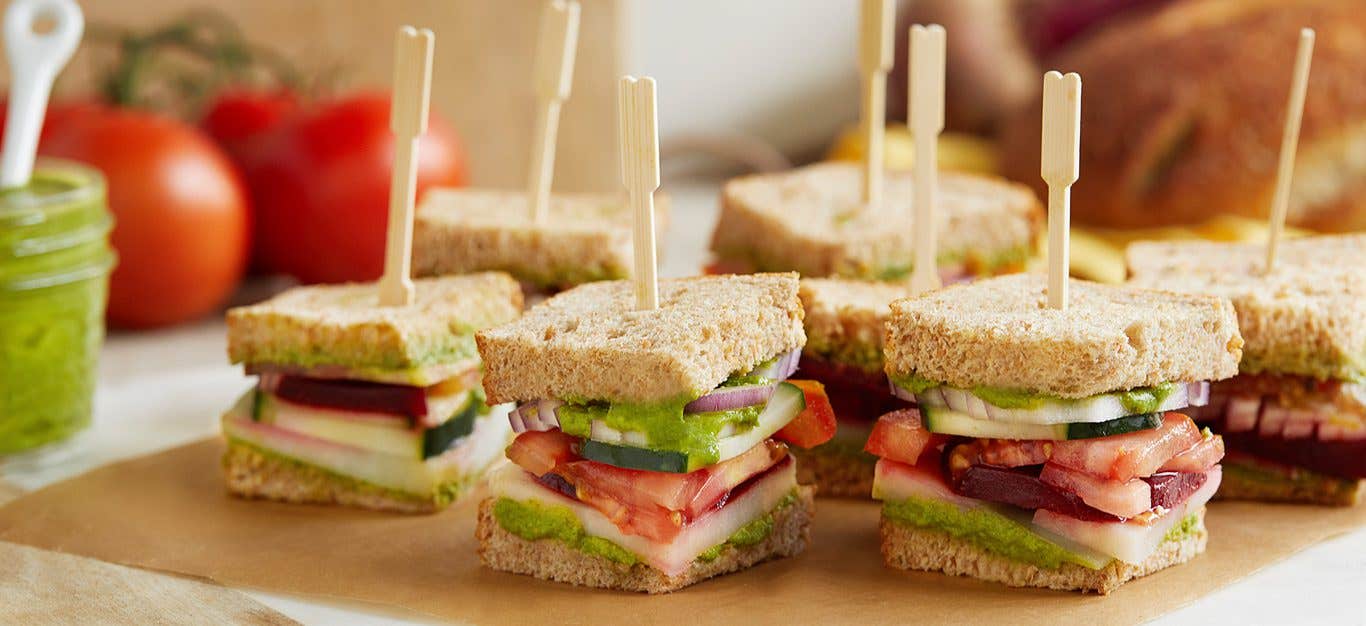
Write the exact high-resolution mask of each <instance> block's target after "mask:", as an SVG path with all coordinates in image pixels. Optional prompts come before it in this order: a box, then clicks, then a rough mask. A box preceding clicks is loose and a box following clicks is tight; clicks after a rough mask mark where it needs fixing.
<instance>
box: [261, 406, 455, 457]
mask: <svg viewBox="0 0 1366 626" xmlns="http://www.w3.org/2000/svg"><path fill="white" fill-rule="evenodd" d="M255 394H256V399H255V401H254V402H253V410H254V413H253V419H254V420H255V421H258V422H261V423H265V424H270V425H272V426H276V427H278V428H282V429H285V430H289V431H293V432H297V433H300V434H304V435H309V436H311V437H317V438H318V439H324V440H327V441H331V442H333V443H339V444H345V445H351V446H356V447H358V448H365V449H367V450H373V451H375V452H383V453H386V454H394V455H398V456H402V457H404V458H411V459H417V460H424V459H428V458H431V457H434V456H438V455H440V454H441V453H443V452H445V451H446V450H447V449H448V448H450V446H451V443H452V442H454V441H455V440H457V439H459V438H461V437H464V436H466V435H469V434H470V432H472V431H473V430H474V421H475V418H477V417H478V416H479V413H480V409H481V408H482V404H481V403H479V402H474V401H467V402H465V404H464V405H463V406H460V407H458V408H457V409H456V412H455V415H454V416H452V417H451V418H450V419H448V420H446V421H444V422H442V423H441V424H440V425H437V426H434V427H432V428H426V429H423V428H414V427H413V426H412V425H411V423H410V420H409V418H407V417H403V416H397V415H382V414H378V413H356V412H350V411H338V410H336V409H324V408H320V407H312V406H308V405H303V404H295V403H293V402H288V401H286V400H281V399H280V398H277V397H275V396H273V395H271V394H268V393H264V392H261V391H256V392H255ZM472 397H473V396H471V395H467V396H466V398H472Z"/></svg>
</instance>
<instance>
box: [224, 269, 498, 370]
mask: <svg viewBox="0 0 1366 626" xmlns="http://www.w3.org/2000/svg"><path fill="white" fill-rule="evenodd" d="M413 287H414V289H413V291H414V296H413V304H412V305H411V306H406V307H381V306H377V303H378V291H377V289H376V286H375V285H374V284H354V283H353V284H345V285H313V286H307V287H297V288H294V289H291V290H289V291H286V292H284V293H282V294H279V295H277V296H275V297H274V298H271V299H270V300H267V301H265V302H262V303H260V304H255V305H251V306H244V307H237V308H234V309H231V310H229V311H228V314H227V322H228V357H229V358H230V359H231V360H232V362H233V363H272V364H277V365H298V366H304V367H309V366H316V365H340V366H345V367H349V368H355V369H356V370H361V369H366V368H369V369H374V370H379V371H385V370H408V369H418V368H422V367H424V366H429V365H433V364H440V363H450V362H453V361H460V360H465V359H468V358H471V357H473V356H474V355H473V354H472V348H473V346H471V345H469V344H470V338H469V335H470V334H471V333H473V332H474V331H476V330H479V329H481V328H486V327H489V326H492V325H495V324H502V323H505V322H508V321H511V320H513V319H515V318H516V317H517V315H518V314H519V313H520V312H521V309H522V291H521V288H520V287H519V286H518V284H517V281H515V280H513V279H512V277H511V276H508V275H507V274H503V273H499V272H488V273H483V274H469V275H465V276H448V277H444V278H430V279H419V280H416V281H413Z"/></svg>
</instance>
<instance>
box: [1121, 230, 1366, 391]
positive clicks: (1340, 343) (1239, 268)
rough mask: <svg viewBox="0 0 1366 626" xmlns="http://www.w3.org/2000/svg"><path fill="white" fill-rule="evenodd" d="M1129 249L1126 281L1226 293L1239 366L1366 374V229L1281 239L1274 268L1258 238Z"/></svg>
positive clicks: (1318, 374) (1344, 376)
mask: <svg viewBox="0 0 1366 626" xmlns="http://www.w3.org/2000/svg"><path fill="white" fill-rule="evenodd" d="M1127 256H1128V263H1129V273H1130V283H1131V284H1135V285H1139V286H1144V287H1156V288H1161V289H1168V290H1172V291H1181V292H1186V293H1208V294H1214V295H1218V296H1223V297H1226V298H1229V299H1231V300H1232V301H1233V307H1234V308H1235V309H1236V310H1237V311H1238V328H1239V330H1240V331H1242V334H1243V340H1244V341H1245V342H1246V345H1245V346H1244V348H1243V361H1242V364H1241V366H1240V367H1241V369H1242V371H1243V372H1245V373H1257V372H1272V373H1278V374H1298V375H1301V376H1311V377H1314V378H1319V379H1329V378H1334V379H1341V380H1350V381H1366V235H1363V234H1357V235H1338V236H1322V237H1306V238H1303V239H1290V240H1286V241H1284V242H1282V243H1281V247H1280V252H1279V254H1278V258H1277V263H1276V268H1275V271H1273V272H1272V273H1271V274H1266V273H1265V272H1264V268H1265V263H1266V246H1265V245H1262V244H1228V243H1213V242H1139V243H1135V244H1133V245H1131V246H1129V249H1128V252H1127Z"/></svg>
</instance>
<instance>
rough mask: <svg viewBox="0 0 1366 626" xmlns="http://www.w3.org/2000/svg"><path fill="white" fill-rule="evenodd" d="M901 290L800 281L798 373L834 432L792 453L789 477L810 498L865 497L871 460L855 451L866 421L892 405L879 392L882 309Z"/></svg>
mask: <svg viewBox="0 0 1366 626" xmlns="http://www.w3.org/2000/svg"><path fill="white" fill-rule="evenodd" d="M907 295H908V290H907V289H906V288H904V287H901V286H897V285H891V284H887V283H875V282H866V281H857V280H845V279H838V278H803V279H802V284H801V298H802V309H803V310H804V311H805V312H806V321H805V322H804V325H805V327H806V347H805V348H803V349H802V358H801V362H800V364H799V366H798V370H799V371H800V372H801V373H802V377H803V378H809V379H811V380H814V381H816V382H819V383H821V384H822V385H823V386H824V387H825V393H826V395H827V396H828V397H829V398H830V404H831V406H832V407H834V411H835V417H836V419H837V420H838V425H839V426H838V429H837V430H836V432H835V436H834V438H833V439H831V440H830V441H829V442H827V443H825V444H822V445H819V446H816V447H815V448H812V449H810V450H800V449H798V450H794V451H793V454H794V455H795V456H796V457H797V477H798V480H799V481H801V483H802V484H810V485H814V486H815V488H816V495H820V496H836V497H855V498H867V497H868V496H869V495H870V494H871V493H872V489H873V466H874V465H875V464H876V463H877V457H874V456H873V455H871V454H868V453H867V452H864V450H863V446H864V444H865V443H867V441H868V435H869V433H871V432H872V429H873V423H874V422H876V421H877V418H878V417H879V416H881V415H882V414H884V413H887V412H889V411H892V410H895V409H896V408H898V406H899V405H900V404H901V401H900V400H897V399H896V398H894V397H892V396H890V395H888V394H887V375H886V374H884V373H883V362H882V334H883V331H884V328H885V326H886V325H887V318H888V317H890V316H891V308H890V306H889V305H890V304H891V303H892V301H893V300H896V299H899V298H904V297H906V296H907Z"/></svg>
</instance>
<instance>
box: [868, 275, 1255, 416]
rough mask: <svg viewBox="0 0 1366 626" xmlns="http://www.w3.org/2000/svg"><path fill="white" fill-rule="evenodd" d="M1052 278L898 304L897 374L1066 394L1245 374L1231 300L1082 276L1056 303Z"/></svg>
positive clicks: (892, 355)
mask: <svg viewBox="0 0 1366 626" xmlns="http://www.w3.org/2000/svg"><path fill="white" fill-rule="evenodd" d="M1046 282H1047V281H1046V279H1045V277H1043V276H1040V275H1036V274H1016V275H1013V276H1002V277H999V278H990V279H985V280H981V281H978V282H975V283H972V284H968V285H955V286H952V287H949V288H947V289H943V290H940V291H935V292H930V293H927V294H924V295H921V296H920V297H915V298H906V299H902V300H897V301H896V302H893V303H892V317H891V319H890V320H888V322H887V332H888V335H887V341H886V358H887V373H888V374H890V375H893V376H906V375H910V374H916V375H919V376H921V377H923V378H927V379H930V380H932V381H936V382H941V383H947V384H949V385H952V386H954V387H961V388H967V389H971V388H973V387H977V386H987V387H997V388H1007V389H1017V390H1025V391H1030V392H1036V393H1044V394H1050V395H1054V396H1058V397H1062V398H1084V397H1088V396H1093V395H1098V394H1103V393H1108V392H1112V391H1117V390H1126V389H1132V388H1135V387H1147V386H1152V385H1157V384H1161V383H1164V382H1194V381H1201V380H1220V379H1224V378H1229V377H1231V376H1233V375H1235V374H1237V373H1238V359H1239V357H1240V356H1241V355H1242V346H1243V340H1242V337H1241V336H1240V335H1239V334H1238V325H1237V321H1236V320H1235V318H1234V313H1233V305H1231V304H1230V303H1229V301H1228V300H1227V299H1224V298H1218V297H1215V296H1203V295H1191V294H1177V293H1170V292H1163V291H1154V290H1144V289H1135V288H1127V287H1116V286H1110V285H1100V284H1096V283H1088V282H1084V281H1078V280H1072V281H1071V282H1070V292H1071V299H1070V306H1069V307H1068V308H1067V309H1066V310H1057V309H1050V308H1048V304H1047V296H1046V295H1045V292H1044V287H1045V284H1046Z"/></svg>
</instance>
